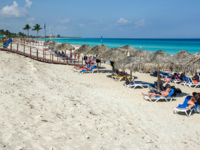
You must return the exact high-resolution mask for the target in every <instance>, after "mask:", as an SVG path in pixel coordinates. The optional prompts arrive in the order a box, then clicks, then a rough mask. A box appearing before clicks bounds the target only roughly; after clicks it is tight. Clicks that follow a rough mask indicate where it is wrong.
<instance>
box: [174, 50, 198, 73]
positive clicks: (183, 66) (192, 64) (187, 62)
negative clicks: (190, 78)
mask: <svg viewBox="0 0 200 150" xmlns="http://www.w3.org/2000/svg"><path fill="white" fill-rule="evenodd" d="M174 70H176V71H177V72H179V71H184V72H187V73H191V74H194V73H195V72H197V71H199V70H200V52H198V53H195V54H192V55H188V56H187V57H185V58H184V59H182V60H181V61H179V62H176V63H175V64H174Z"/></svg>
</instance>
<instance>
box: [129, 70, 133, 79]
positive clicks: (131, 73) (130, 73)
mask: <svg viewBox="0 0 200 150" xmlns="http://www.w3.org/2000/svg"><path fill="white" fill-rule="evenodd" d="M130 76H131V80H132V78H133V76H132V71H130Z"/></svg>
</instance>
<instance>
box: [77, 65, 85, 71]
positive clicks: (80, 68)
mask: <svg viewBox="0 0 200 150" xmlns="http://www.w3.org/2000/svg"><path fill="white" fill-rule="evenodd" d="M87 67H88V65H83V66H76V69H78V70H83V69H86V68H87Z"/></svg>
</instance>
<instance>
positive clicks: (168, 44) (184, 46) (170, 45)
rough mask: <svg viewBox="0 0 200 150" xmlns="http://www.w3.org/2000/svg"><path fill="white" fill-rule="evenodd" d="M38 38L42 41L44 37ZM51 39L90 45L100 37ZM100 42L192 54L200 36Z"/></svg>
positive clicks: (196, 50)
mask: <svg viewBox="0 0 200 150" xmlns="http://www.w3.org/2000/svg"><path fill="white" fill-rule="evenodd" d="M38 40H39V41H44V40H45V39H38ZM46 40H50V39H46ZM51 40H53V41H55V42H60V43H69V44H71V45H73V44H76V45H84V44H86V45H89V46H91V47H93V46H96V45H101V38H79V39H71V38H64V39H51ZM102 44H104V45H106V46H108V47H109V48H117V47H121V46H124V45H130V46H132V47H134V48H136V49H145V50H147V51H149V52H150V53H153V52H155V51H158V50H163V51H165V52H166V53H168V54H170V55H175V54H176V53H177V52H178V51H180V50H185V51H188V52H189V53H192V54H194V53H197V52H200V38H103V39H102Z"/></svg>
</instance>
